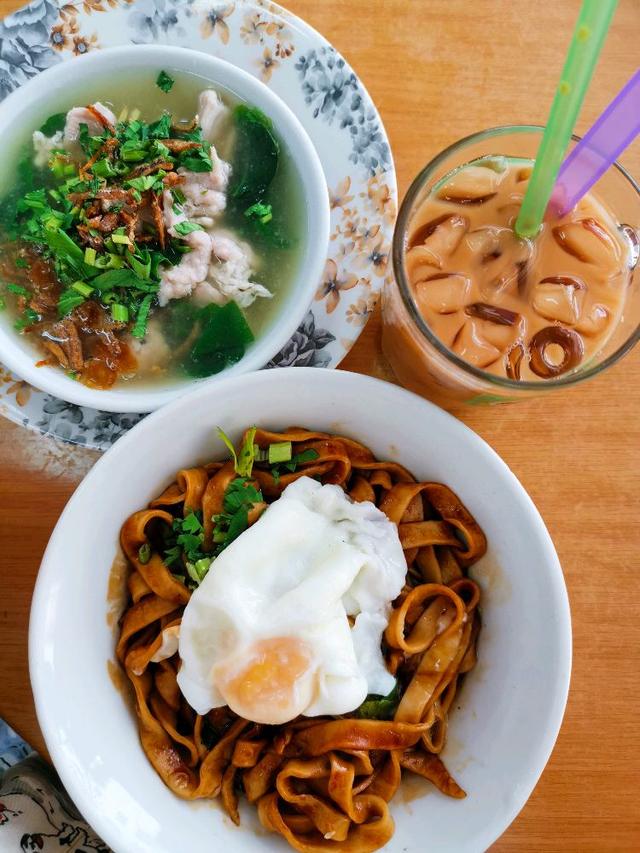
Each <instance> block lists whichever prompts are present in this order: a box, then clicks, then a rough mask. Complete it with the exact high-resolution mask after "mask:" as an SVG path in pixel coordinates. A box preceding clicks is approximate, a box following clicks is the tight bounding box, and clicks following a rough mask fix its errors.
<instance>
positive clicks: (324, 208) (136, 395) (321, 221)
mask: <svg viewBox="0 0 640 853" xmlns="http://www.w3.org/2000/svg"><path fill="white" fill-rule="evenodd" d="M123 61H126V62H128V63H129V65H130V67H132V68H136V67H144V68H151V67H154V66H155V65H158V66H160V65H162V67H168V68H171V65H172V64H176V65H178V68H179V70H180V71H182V72H184V73H188V71H189V70H192V71H194V72H195V73H198V74H199V75H200V76H202V77H204V78H205V79H207V80H208V81H209V82H210V83H211V85H212V86H216V85H221V86H226V87H228V88H230V89H231V90H233V91H235V92H237V93H238V94H239V95H240V96H241V97H242V98H244V99H246V100H247V101H248V102H249V103H257V105H258V106H260V107H261V108H262V109H264V111H265V112H267V113H268V114H270V115H271V116H272V115H273V114H274V113H275V114H276V118H275V120H274V121H275V124H276V127H277V132H278V134H279V136H280V137H281V138H282V139H283V141H284V142H285V145H286V146H287V149H288V151H289V154H290V156H291V158H292V160H293V162H294V163H295V165H296V169H297V171H298V173H299V176H300V181H301V183H302V185H303V194H304V206H305V210H306V213H307V217H308V222H307V231H306V234H305V246H304V253H303V256H302V257H301V258H300V261H299V267H298V271H297V275H296V277H295V280H294V282H293V283H292V286H291V287H290V289H289V293H288V295H287V296H286V297H285V300H284V302H283V305H282V308H281V310H280V311H279V313H277V314H276V316H275V317H274V318H273V319H272V321H271V323H270V325H269V328H268V330H267V332H266V333H265V334H263V335H261V336H259V337H258V339H257V340H256V341H255V343H254V344H252V346H251V347H250V348H249V349H248V351H247V352H246V353H245V355H244V356H243V357H242V358H241V359H240V361H238V362H237V363H236V364H233V365H230V366H229V367H227V368H225V369H224V370H223V371H221V372H220V373H218V374H214V375H213V376H209V377H205V378H203V379H186V380H184V381H175V382H174V383H171V384H169V385H168V386H165V387H164V388H161V389H160V390H157V391H155V390H147V389H145V388H139V387H136V386H133V387H132V388H131V389H127V388H126V386H125V387H124V388H121V389H117V390H110V389H107V390H98V389H92V388H89V387H87V386H85V385H82V384H81V383H79V382H77V381H75V380H73V379H71V378H70V377H68V376H67V375H66V374H65V373H64V372H63V371H62V370H60V368H58V367H52V366H43V367H36V364H35V360H36V355H35V352H34V351H33V349H32V348H31V346H30V344H29V343H27V342H23V341H22V340H21V339H20V336H19V335H17V333H16V332H15V331H14V330H13V329H12V328H10V327H9V326H7V325H6V324H0V355H1V357H2V361H3V363H5V364H6V366H7V367H8V368H9V369H10V370H11V371H13V372H14V373H16V374H17V375H18V376H19V377H20V378H21V379H24V380H26V381H27V382H29V383H30V384H31V385H33V386H34V387H36V388H39V389H40V390H42V391H44V392H46V393H49V394H52V395H54V396H55V397H59V398H61V399H63V400H65V401H67V402H69V403H73V404H75V405H79V406H88V407H90V408H93V409H97V410H100V411H108V412H149V411H153V410H155V409H157V408H159V407H160V406H163V405H165V404H166V403H168V402H170V401H171V400H173V399H176V398H177V397H180V396H182V395H183V394H185V393H189V392H190V391H191V390H192V389H193V388H194V387H199V386H201V385H211V384H216V383H218V382H220V381H221V379H222V378H226V377H229V376H233V375H240V374H242V373H246V372H249V371H253V370H258V369H260V368H262V367H264V366H265V365H266V364H267V363H268V362H269V361H270V360H271V359H272V358H273V357H274V356H275V355H276V354H277V353H278V352H279V351H280V350H281V349H282V348H283V347H284V346H285V345H286V343H287V342H288V341H289V340H290V338H291V337H292V335H293V334H294V333H295V331H296V329H297V328H298V326H299V324H300V322H301V321H302V320H303V318H304V316H305V313H306V311H307V310H308V308H309V306H310V305H311V303H312V301H313V295H314V293H315V290H316V289H317V286H318V282H319V280H320V277H321V275H322V270H323V268H324V264H325V262H326V256H327V247H328V244H329V234H330V207H329V190H328V187H327V182H326V178H325V175H324V170H323V168H322V164H321V162H320V158H319V156H318V153H317V151H316V148H315V146H314V144H313V142H312V141H311V139H310V138H309V135H308V134H307V132H306V130H305V129H304V127H303V126H302V124H301V122H300V120H299V119H298V117H297V116H296V115H295V113H294V112H293V110H292V109H291V108H290V107H289V106H288V104H287V103H285V101H284V100H283V99H282V98H281V97H280V96H279V95H277V94H276V93H275V92H274V91H273V90H272V89H270V88H269V87H268V86H267V85H266V84H265V83H263V82H262V81H261V80H259V79H258V78H257V77H254V76H253V75H252V74H250V73H249V72H247V71H245V70H244V69H242V68H239V67H237V66H236V65H234V64H233V63H231V62H229V61H228V60H226V59H221V58H220V57H217V56H213V55H211V54H208V53H204V52H203V51H199V50H194V49H192V48H186V47H173V46H168V45H156V44H148V45H129V46H120V47H108V48H104V49H102V50H100V51H95V52H92V53H88V54H85V55H83V56H79V57H75V58H74V59H73V60H72V61H67V62H61V63H59V64H57V65H53V66H51V67H50V68H47V69H46V70H44V71H43V72H42V73H41V74H39V75H37V76H36V77H34V78H32V79H31V80H29V81H27V82H26V83H25V84H24V85H23V86H21V87H20V88H19V89H17V90H16V91H15V92H12V93H11V94H10V95H9V96H8V97H7V98H6V99H5V100H4V101H2V103H0V123H1V122H2V120H3V118H6V117H7V116H10V115H12V114H13V113H14V112H15V111H16V107H17V106H18V104H21V103H23V102H25V101H26V107H28V106H29V105H32V104H34V103H38V102H40V103H42V102H43V101H44V100H45V99H46V96H47V92H48V91H49V90H50V87H51V84H54V83H55V82H56V80H59V79H62V80H64V79H65V78H68V77H69V76H71V75H73V76H75V75H76V73H77V72H78V71H80V70H82V69H81V68H79V67H78V65H77V63H82V67H84V66H90V67H91V68H98V69H106V68H107V67H109V66H110V65H111V64H112V63H115V62H119V63H122V62H123ZM189 63H191V65H192V66H193V67H192V69H189V68H188V67H187V66H188V65H189ZM92 73H93V72H92ZM26 107H25V108H26ZM20 112H22V107H20Z"/></svg>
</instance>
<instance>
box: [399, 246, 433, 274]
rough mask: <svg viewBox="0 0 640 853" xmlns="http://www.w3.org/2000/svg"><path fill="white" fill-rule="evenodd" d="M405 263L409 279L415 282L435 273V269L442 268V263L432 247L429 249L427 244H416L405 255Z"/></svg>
mask: <svg viewBox="0 0 640 853" xmlns="http://www.w3.org/2000/svg"><path fill="white" fill-rule="evenodd" d="M404 265H405V268H406V270H407V275H408V276H409V281H410V282H412V283H414V282H417V281H422V280H423V279H425V278H428V277H429V276H430V275H433V273H434V271H435V270H436V269H440V268H441V265H442V264H441V261H440V259H439V258H436V257H435V255H434V254H433V252H432V251H431V249H427V248H426V247H425V246H414V247H413V249H409V251H408V252H407V254H406V255H405V259H404Z"/></svg>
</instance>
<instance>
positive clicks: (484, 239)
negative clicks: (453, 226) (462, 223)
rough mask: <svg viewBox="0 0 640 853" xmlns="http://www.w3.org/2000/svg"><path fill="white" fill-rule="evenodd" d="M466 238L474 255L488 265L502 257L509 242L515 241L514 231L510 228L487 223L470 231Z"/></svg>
mask: <svg viewBox="0 0 640 853" xmlns="http://www.w3.org/2000/svg"><path fill="white" fill-rule="evenodd" d="M465 240H466V243H467V246H468V247H469V249H470V250H471V252H472V253H473V255H474V256H475V257H476V258H477V259H478V260H479V262H480V263H481V264H482V266H486V265H487V264H490V263H492V262H493V261H496V260H498V258H500V257H502V255H503V254H504V252H505V249H506V248H507V246H508V244H509V243H510V242H513V233H512V231H511V230H510V229H509V228H499V227H495V226H493V225H487V226H484V227H482V228H475V229H474V230H473V231H469V232H468V233H467V235H466V236H465Z"/></svg>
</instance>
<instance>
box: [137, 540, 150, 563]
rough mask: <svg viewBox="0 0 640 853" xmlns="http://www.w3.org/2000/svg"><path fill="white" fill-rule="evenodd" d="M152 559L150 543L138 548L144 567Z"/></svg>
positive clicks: (139, 558)
mask: <svg viewBox="0 0 640 853" xmlns="http://www.w3.org/2000/svg"><path fill="white" fill-rule="evenodd" d="M150 559H151V546H150V545H149V543H148V542H145V543H144V545H141V546H140V547H139V548H138V560H139V561H140V562H141V563H142V565H143V566H146V564H147V563H148V562H149V560H150Z"/></svg>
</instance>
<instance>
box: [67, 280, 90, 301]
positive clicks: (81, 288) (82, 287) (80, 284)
mask: <svg viewBox="0 0 640 853" xmlns="http://www.w3.org/2000/svg"><path fill="white" fill-rule="evenodd" d="M71 287H72V288H73V289H74V290H75V291H76V293H79V294H80V295H81V296H85V297H89V296H91V294H92V293H93V288H92V287H91V286H90V285H88V284H85V283H84V281H76V282H74V283H73V284H72V285H71Z"/></svg>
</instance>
